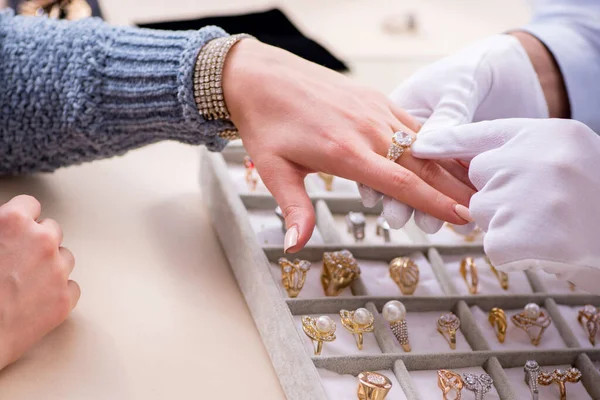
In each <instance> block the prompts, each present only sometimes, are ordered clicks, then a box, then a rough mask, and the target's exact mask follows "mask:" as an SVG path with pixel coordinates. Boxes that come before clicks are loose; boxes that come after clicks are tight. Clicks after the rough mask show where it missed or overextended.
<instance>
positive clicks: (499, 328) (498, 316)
mask: <svg viewBox="0 0 600 400" xmlns="http://www.w3.org/2000/svg"><path fill="white" fill-rule="evenodd" d="M488 321H490V324H491V325H492V326H493V327H494V329H495V330H496V337H497V338H498V341H499V342H500V343H504V339H506V328H507V326H508V323H507V322H506V314H505V313H504V310H503V309H501V308H498V307H494V308H492V309H491V310H490V314H489V316H488Z"/></svg>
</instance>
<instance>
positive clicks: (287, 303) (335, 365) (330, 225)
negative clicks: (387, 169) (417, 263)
mask: <svg viewBox="0 0 600 400" xmlns="http://www.w3.org/2000/svg"><path fill="white" fill-rule="evenodd" d="M201 151H202V153H203V154H202V157H201V159H202V165H201V176H200V180H201V187H202V191H203V195H204V197H205V199H206V201H207V203H208V206H209V209H210V214H211V218H212V219H213V225H214V229H215V231H216V233H217V235H218V237H219V240H220V242H221V245H222V248H223V250H224V252H225V254H226V257H227V259H228V261H229V264H230V265H231V268H232V270H233V273H234V275H235V277H236V279H237V282H238V285H239V287H240V289H241V291H242V293H243V295H244V297H245V300H246V303H247V304H248V308H249V309H250V312H251V314H252V316H253V318H254V321H255V324H256V327H257V329H258V331H259V332H260V335H261V337H262V340H263V342H264V344H265V347H266V349H267V352H268V353H269V356H270V358H271V361H272V363H273V367H274V369H275V371H276V373H277V375H278V377H279V380H280V383H281V386H282V388H283V390H284V392H285V394H286V397H287V399H288V400H327V399H329V400H333V399H332V398H331V397H328V396H327V392H326V389H325V386H324V384H323V381H322V372H323V370H328V371H331V372H332V373H337V374H349V375H353V376H354V377H356V376H357V375H358V374H359V373H360V372H362V371H380V370H387V371H391V373H392V374H393V376H395V378H396V380H397V382H398V383H399V385H400V387H401V389H402V392H403V396H404V397H402V396H401V397H398V398H406V399H409V400H417V399H421V400H429V399H430V398H432V397H430V396H423V394H422V389H421V391H420V390H419V385H417V384H416V383H415V381H414V379H413V377H412V376H411V373H412V372H414V371H422V370H432V371H435V370H438V369H460V368H467V367H482V368H483V369H484V370H485V372H487V373H488V374H490V375H491V376H492V378H493V380H494V388H495V390H496V391H497V396H496V397H494V398H500V399H511V400H512V399H514V400H523V399H528V398H531V397H530V396H527V397H523V395H522V393H523V392H522V388H521V389H520V390H521V392H518V391H517V390H516V389H515V386H514V379H513V380H510V379H509V377H508V375H507V373H506V369H510V368H521V369H522V368H523V366H524V364H525V362H526V361H527V360H536V361H538V363H539V364H540V366H542V368H543V369H544V368H545V367H547V368H549V369H551V368H550V367H552V366H556V365H572V366H574V367H576V368H578V369H579V370H580V371H581V373H582V378H581V383H578V384H577V385H580V384H582V385H583V387H584V388H585V391H586V392H587V394H588V395H589V398H591V399H600V371H599V367H600V343H598V344H597V345H596V347H589V346H590V345H589V343H588V347H589V348H588V347H586V346H585V345H583V344H581V341H580V339H578V338H577V335H576V333H575V332H576V330H578V329H582V327H581V326H580V325H579V324H578V322H577V319H576V318H573V320H569V321H567V320H566V318H565V317H564V316H563V315H562V313H561V311H560V310H559V307H561V306H563V305H564V306H572V307H575V306H577V307H579V306H581V307H582V306H583V305H586V304H593V305H595V306H600V296H594V295H589V294H586V293H583V292H579V291H578V292H576V293H570V292H564V293H553V292H549V291H548V287H547V285H546V283H545V282H546V281H545V280H544V279H541V275H542V274H544V273H543V272H538V271H526V272H525V276H526V279H527V280H528V281H529V284H530V286H531V289H532V292H531V293H523V294H520V293H517V294H515V293H510V294H485V293H484V294H476V295H461V294H459V291H458V290H457V287H456V286H457V285H456V282H453V281H452V279H451V278H450V275H449V273H448V271H447V269H446V267H445V264H444V261H443V258H444V257H446V256H452V255H455V256H462V255H464V256H466V255H469V254H472V253H474V252H475V253H483V248H482V246H481V245H480V244H479V245H477V244H475V245H473V244H466V243H460V242H459V243H457V244H439V245H436V244H428V243H427V242H426V240H424V239H423V238H424V237H425V235H424V234H423V233H422V232H421V231H419V230H418V229H417V228H416V227H415V226H414V225H411V226H409V227H407V228H405V230H406V232H407V234H408V235H409V236H410V237H411V239H412V243H407V244H400V245H397V244H384V243H381V244H367V243H364V244H362V243H356V244H348V243H343V241H342V240H341V234H340V232H339V227H338V226H339V225H338V226H336V224H335V222H334V218H333V215H334V214H345V213H347V212H349V211H361V212H364V213H365V214H367V213H368V214H371V215H373V214H374V215H377V214H378V213H379V212H381V209H377V208H375V209H365V208H363V206H362V204H361V203H360V199H359V197H358V195H356V194H352V195H348V194H342V195H336V194H335V193H331V192H329V193H323V194H316V195H315V194H314V193H313V194H311V193H310V191H309V194H311V198H312V199H313V203H314V205H315V211H316V214H317V229H318V230H319V232H320V234H321V237H322V243H319V244H309V245H308V246H307V247H306V248H305V249H303V250H302V251H301V252H299V253H297V254H293V255H287V256H286V257H288V258H289V259H295V258H299V259H306V260H309V261H311V262H312V269H315V270H319V271H320V269H321V259H322V256H323V252H325V251H336V250H341V249H348V250H350V251H351V252H352V253H353V254H354V256H355V258H356V259H357V260H358V261H359V265H360V262H361V260H379V261H384V262H386V263H387V262H389V261H391V260H392V259H393V258H395V257H399V256H404V255H410V254H413V253H415V252H421V253H422V254H424V255H426V257H427V259H428V261H429V263H430V264H431V268H432V269H433V271H434V273H435V278H436V279H437V281H438V283H439V286H440V287H441V289H442V291H443V294H442V295H435V296H431V295H430V296H404V295H402V294H401V292H400V290H398V294H397V295H385V296H377V295H373V294H367V291H366V288H365V282H364V281H363V277H364V275H365V273H364V271H365V268H367V267H362V270H363V274H361V276H360V277H359V278H358V279H357V280H356V281H355V282H354V283H353V284H352V286H351V291H352V295H351V296H346V297H324V295H322V296H323V297H315V298H303V297H302V293H301V295H300V296H299V298H295V299H291V298H287V295H286V294H285V291H284V290H283V289H282V284H281V280H280V279H277V275H276V274H275V273H273V264H272V263H273V262H275V263H276V262H277V260H278V258H279V257H284V256H285V255H284V253H283V246H282V245H281V244H268V243H264V242H263V243H261V242H260V241H259V239H258V238H257V235H256V233H255V231H254V229H253V227H252V225H251V223H250V212H253V211H254V210H259V211H260V210H264V211H271V212H272V210H273V209H274V208H275V207H276V206H277V204H276V203H275V201H274V199H273V198H272V197H271V196H270V195H269V194H268V193H250V192H247V191H245V193H243V192H244V191H242V190H240V188H239V187H236V185H235V184H234V180H233V179H232V176H231V173H230V171H229V169H230V168H231V167H232V166H236V167H240V166H242V164H243V158H244V156H245V153H244V150H243V148H242V147H241V146H229V147H228V148H227V149H225V151H223V153H221V154H219V153H211V152H208V151H207V150H205V149H202V150H201ZM242 171H243V170H242ZM336 179H337V178H336ZM238 181H239V179H238ZM240 192H242V193H240ZM368 234H372V235H374V232H373V230H369V232H368ZM480 268H484V266H482V267H480ZM312 269H311V270H312ZM307 280H308V277H307ZM305 287H306V285H305ZM394 299H396V300H400V301H402V302H403V303H404V304H405V306H406V309H407V311H408V312H409V313H411V312H416V313H419V312H427V311H439V314H440V315H441V314H442V313H443V312H447V311H452V312H454V313H455V314H456V315H457V316H458V317H459V318H460V320H461V326H460V331H461V332H462V335H463V337H462V340H466V342H467V343H468V345H469V346H470V347H471V349H472V350H471V351H468V350H466V351H465V350H460V349H457V350H450V349H449V347H448V348H446V350H445V351H443V352H434V353H432V352H430V353H427V352H424V351H417V350H418V349H414V348H413V351H412V352H410V353H405V352H403V350H402V348H401V347H400V345H399V344H398V343H397V341H396V339H395V337H394V336H393V334H392V332H391V330H390V329H389V326H388V324H387V322H386V321H385V320H384V319H383V318H382V316H381V314H380V313H381V310H382V307H383V305H384V304H385V303H386V302H387V301H389V300H394ZM528 303H537V304H538V305H540V306H542V307H543V308H544V309H545V310H546V311H547V312H548V313H549V315H550V316H551V317H552V325H551V326H554V327H555V328H556V330H557V331H558V334H559V335H560V338H562V341H563V342H564V345H562V346H556V348H543V347H542V345H540V348H535V347H533V346H531V347H532V348H525V349H500V350H499V349H496V350H494V349H493V347H494V346H492V341H493V340H496V337H495V336H492V337H489V336H490V335H489V334H488V335H487V336H486V334H485V333H484V331H483V330H482V326H481V325H480V324H478V322H477V320H476V318H475V316H474V314H473V312H472V310H471V307H472V306H478V307H480V308H481V309H482V310H486V311H488V310H490V309H491V308H492V307H500V308H502V309H504V310H517V309H522V308H523V307H524V306H525V305H526V304H528ZM359 307H365V308H367V309H368V310H370V311H371V312H372V313H373V314H374V316H375V323H374V325H375V331H374V333H372V334H368V335H374V337H375V339H376V343H377V345H378V347H379V349H380V353H381V354H367V353H365V354H357V353H358V352H356V351H354V352H352V354H342V355H328V346H330V345H331V343H325V344H324V347H323V353H322V355H319V356H314V355H313V354H312V351H311V348H310V347H309V345H308V344H310V340H309V339H308V338H307V337H306V336H305V335H304V334H303V333H302V331H301V329H299V327H298V322H297V318H298V317H297V316H300V315H322V314H337V313H338V312H339V311H340V310H341V309H347V310H354V309H356V308H359ZM486 315H487V314H486ZM507 315H508V312H507ZM295 316H296V318H295ZM508 324H509V325H512V322H511V321H508ZM435 329H436V327H435V322H433V323H431V325H427V326H411V325H410V324H409V326H408V332H409V337H410V338H411V340H412V338H413V337H415V336H417V335H419V334H420V333H421V332H427V334H430V332H431V331H434V332H435ZM336 335H337V336H338V338H339V337H340V336H341V335H350V333H348V332H346V331H345V330H344V328H343V327H342V326H341V325H340V324H339V323H338V324H337V332H336ZM438 335H439V334H438ZM439 337H440V339H442V340H443V338H442V337H441V335H440V336H439ZM599 339H600V338H599ZM457 340H461V338H459V339H457ZM509 341H510V338H509V337H508V336H507V338H506V342H505V344H506V343H508V342H509ZM598 341H599V342H600V340H598ZM307 343H308V344H307ZM543 343H544V338H542V344H543ZM521 381H523V379H522V375H521ZM353 384H354V388H355V389H354V393H355V392H356V386H357V385H358V383H357V381H356V382H355V383H353ZM394 384H396V383H394ZM570 385H571V384H568V385H567V398H570V397H569V389H570ZM430 387H431V390H434V389H435V390H437V394H436V395H435V397H433V398H442V392H441V390H439V389H437V380H435V379H433V380H432V381H431V382H430ZM553 390H554V391H553V392H552V393H553V394H554V397H544V396H542V395H540V400H545V399H554V398H556V399H558V398H559V396H558V386H557V385H553ZM517 393H521V395H518V394H517ZM462 394H463V396H466V397H464V398H467V399H469V398H474V394H473V393H472V392H470V393H469V392H467V391H466V390H465V389H463V393H462ZM388 397H390V396H388ZM353 398H355V397H353ZM485 398H488V396H486V397H485ZM490 398H491V397H490ZM572 398H574V399H575V398H577V397H572Z"/></svg>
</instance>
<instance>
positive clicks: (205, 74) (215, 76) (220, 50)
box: [194, 33, 253, 140]
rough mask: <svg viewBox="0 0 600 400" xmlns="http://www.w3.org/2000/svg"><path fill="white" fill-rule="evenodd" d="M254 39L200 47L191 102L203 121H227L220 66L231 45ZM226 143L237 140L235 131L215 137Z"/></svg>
mask: <svg viewBox="0 0 600 400" xmlns="http://www.w3.org/2000/svg"><path fill="white" fill-rule="evenodd" d="M246 38H253V36H251V35H248V34H245V33H241V34H239V35H233V36H228V37H222V38H218V39H214V40H211V41H210V42H208V43H207V44H205V45H204V47H202V49H201V50H200V52H199V53H198V58H197V59H196V66H195V67H194V99H195V100H196V106H197V107H198V111H199V112H200V114H202V116H203V117H204V119H206V120H215V119H222V120H230V115H229V111H228V110H227V106H226V105H225V99H224V98H223V85H222V77H223V65H224V64H225V58H226V57H227V53H228V52H229V50H230V49H231V48H232V47H233V45H234V44H236V43H237V42H239V41H240V40H242V39H246ZM218 135H219V136H220V137H221V138H223V139H226V140H233V139H239V138H240V135H239V132H238V131H237V129H235V128H233V129H232V128H228V129H225V130H223V131H221V132H219V133H218Z"/></svg>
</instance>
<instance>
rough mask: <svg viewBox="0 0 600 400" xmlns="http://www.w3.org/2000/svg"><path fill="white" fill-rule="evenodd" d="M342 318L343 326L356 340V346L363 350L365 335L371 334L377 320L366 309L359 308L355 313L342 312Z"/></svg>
mask: <svg viewBox="0 0 600 400" xmlns="http://www.w3.org/2000/svg"><path fill="white" fill-rule="evenodd" d="M340 318H341V320H342V326H343V327H344V328H346V330H347V331H348V332H350V333H351V334H352V336H354V338H355V339H356V346H357V347H358V349H359V350H362V348H363V334H365V333H371V332H373V330H374V327H373V322H374V321H375V318H374V317H373V313H371V311H369V310H367V309H366V308H358V309H356V310H355V311H348V310H341V311H340Z"/></svg>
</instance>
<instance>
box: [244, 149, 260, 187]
mask: <svg viewBox="0 0 600 400" xmlns="http://www.w3.org/2000/svg"><path fill="white" fill-rule="evenodd" d="M244 167H245V168H246V185H248V189H249V190H250V191H251V192H254V191H255V190H256V185H257V184H258V177H257V176H256V168H255V166H254V162H253V161H252V160H251V159H250V157H248V156H246V157H244Z"/></svg>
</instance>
